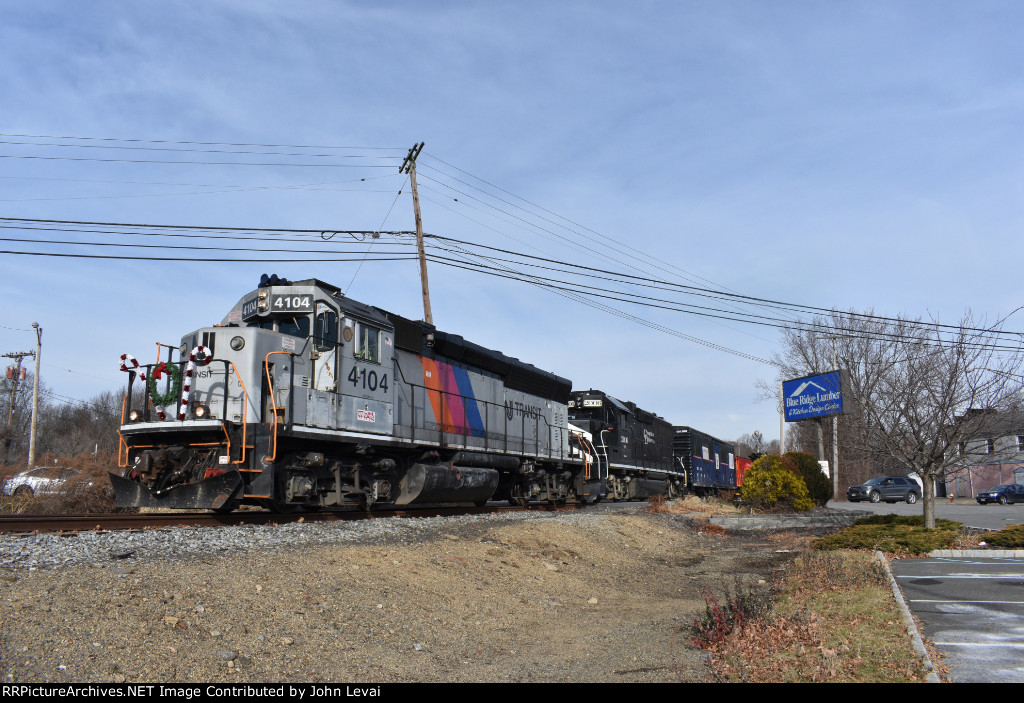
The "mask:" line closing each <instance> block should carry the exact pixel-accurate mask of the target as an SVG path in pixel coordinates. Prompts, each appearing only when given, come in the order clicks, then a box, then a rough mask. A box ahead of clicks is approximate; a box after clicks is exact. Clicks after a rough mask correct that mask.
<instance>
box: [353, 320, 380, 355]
mask: <svg viewBox="0 0 1024 703" xmlns="http://www.w3.org/2000/svg"><path fill="white" fill-rule="evenodd" d="M355 356H356V358H357V359H361V360H363V361H372V362H374V363H377V364H379V363H380V329H379V328H377V327H373V326H372V325H365V324H363V323H362V322H357V323H356V350H355Z"/></svg>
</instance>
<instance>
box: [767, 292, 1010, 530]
mask: <svg viewBox="0 0 1024 703" xmlns="http://www.w3.org/2000/svg"><path fill="white" fill-rule="evenodd" d="M1000 327H1001V326H1000V325H996V326H994V327H992V328H985V327H984V326H983V322H979V321H977V320H976V319H975V318H973V317H972V316H971V315H970V313H967V314H965V315H964V317H963V318H962V319H961V320H960V322H959V323H958V324H956V325H942V324H939V323H938V322H937V321H934V320H932V321H922V320H920V319H916V320H912V319H901V318H897V319H888V318H880V317H877V316H874V315H873V314H872V313H854V312H847V313H840V312H833V313H832V314H831V315H830V316H829V317H822V318H815V319H814V320H812V321H811V322H809V323H805V324H802V325H799V326H798V327H797V328H796V329H793V330H788V331H787V332H786V333H785V335H784V338H783V346H782V349H781V351H780V352H779V353H777V354H776V355H775V356H774V357H773V360H774V361H775V363H776V366H777V367H778V368H779V371H780V378H793V377H796V376H802V375H807V374H812V373H818V372H822V371H828V370H831V369H832V368H833V367H834V366H835V362H834V361H833V358H837V359H838V366H839V368H840V369H842V370H843V371H844V372H845V373H846V374H847V378H848V380H849V382H850V392H851V395H852V398H849V399H844V406H845V407H846V409H847V410H848V414H847V415H844V416H843V418H842V421H841V422H840V429H841V432H840V446H841V447H842V449H843V453H844V455H846V456H849V455H853V457H855V460H860V461H864V460H867V461H868V462H869V463H870V465H872V466H873V468H875V469H876V470H877V469H884V470H886V471H885V472H889V470H891V468H895V467H896V466H898V467H901V468H903V469H904V470H905V472H908V473H909V472H913V473H916V474H917V476H918V477H920V479H921V482H922V485H923V488H924V490H923V494H924V500H923V503H924V506H923V507H924V521H925V526H926V527H929V528H933V527H935V502H934V497H935V484H936V482H943V481H945V480H947V479H948V478H949V477H950V476H952V475H954V474H955V473H956V472H957V471H959V470H961V469H962V467H963V466H964V465H966V464H967V463H969V462H970V460H971V457H969V456H966V455H965V448H966V447H974V446H978V443H977V442H974V440H977V439H979V438H984V437H991V436H993V433H994V432H996V431H997V428H998V427H999V426H1000V425H1002V424H1005V416H1006V414H1007V413H1013V412H1016V411H1018V410H1019V408H1020V407H1021V396H1022V392H1021V368H1022V356H1024V355H1022V347H1021V342H1020V336H1019V335H1018V336H1017V340H1016V341H1011V340H1012V338H1011V337H1008V336H1006V335H1005V334H1004V333H1003V332H1002V331H1001V328H1000ZM762 386H763V387H767V384H762ZM844 461H845V459H844Z"/></svg>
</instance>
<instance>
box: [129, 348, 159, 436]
mask: <svg viewBox="0 0 1024 703" xmlns="http://www.w3.org/2000/svg"><path fill="white" fill-rule="evenodd" d="M128 364H131V368H129V367H128ZM121 370H122V371H134V372H135V373H137V374H138V375H139V380H140V381H145V380H146V372H145V371H139V360H138V359H136V358H135V357H134V356H132V355H131V354H122V355H121ZM155 375H156V374H154V376H155ZM153 406H154V407H155V408H156V416H157V417H159V418H160V419H161V420H166V419H167V414H166V413H165V412H164V406H162V405H158V404H157V403H156V401H154V402H153Z"/></svg>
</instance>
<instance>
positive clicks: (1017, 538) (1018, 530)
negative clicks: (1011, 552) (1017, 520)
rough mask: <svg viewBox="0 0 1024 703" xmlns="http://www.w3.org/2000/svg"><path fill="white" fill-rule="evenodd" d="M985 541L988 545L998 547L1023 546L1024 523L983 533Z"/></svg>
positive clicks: (1011, 547) (1014, 547)
mask: <svg viewBox="0 0 1024 703" xmlns="http://www.w3.org/2000/svg"><path fill="white" fill-rule="evenodd" d="M985 542H986V543H987V544H988V545H989V546H990V547H999V548H1000V549H1021V548H1024V525H1012V526H1010V527H1006V528H1004V529H1002V530H999V531H998V532H990V533H989V534H987V535H985Z"/></svg>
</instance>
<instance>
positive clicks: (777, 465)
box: [741, 454, 814, 510]
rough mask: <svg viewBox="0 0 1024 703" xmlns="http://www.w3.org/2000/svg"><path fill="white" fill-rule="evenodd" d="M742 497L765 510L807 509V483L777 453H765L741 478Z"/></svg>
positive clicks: (812, 502)
mask: <svg viewBox="0 0 1024 703" xmlns="http://www.w3.org/2000/svg"><path fill="white" fill-rule="evenodd" d="M741 495H742V496H743V500H745V501H746V502H748V503H750V504H751V505H753V506H755V507H758V508H762V509H765V510H810V509H811V508H813V507H814V501H813V500H811V497H810V495H809V494H808V492H807V483H806V482H805V481H804V479H803V477H802V476H800V474H798V473H797V472H796V471H794V470H793V469H791V468H789V467H787V466H786V465H785V464H784V463H783V462H782V459H780V458H779V457H777V456H774V455H772V454H766V455H765V456H763V457H761V458H760V459H758V460H757V461H755V462H754V463H753V464H752V465H751V467H750V469H748V470H747V473H746V474H745V475H744V477H743V489H742V494H741Z"/></svg>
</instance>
